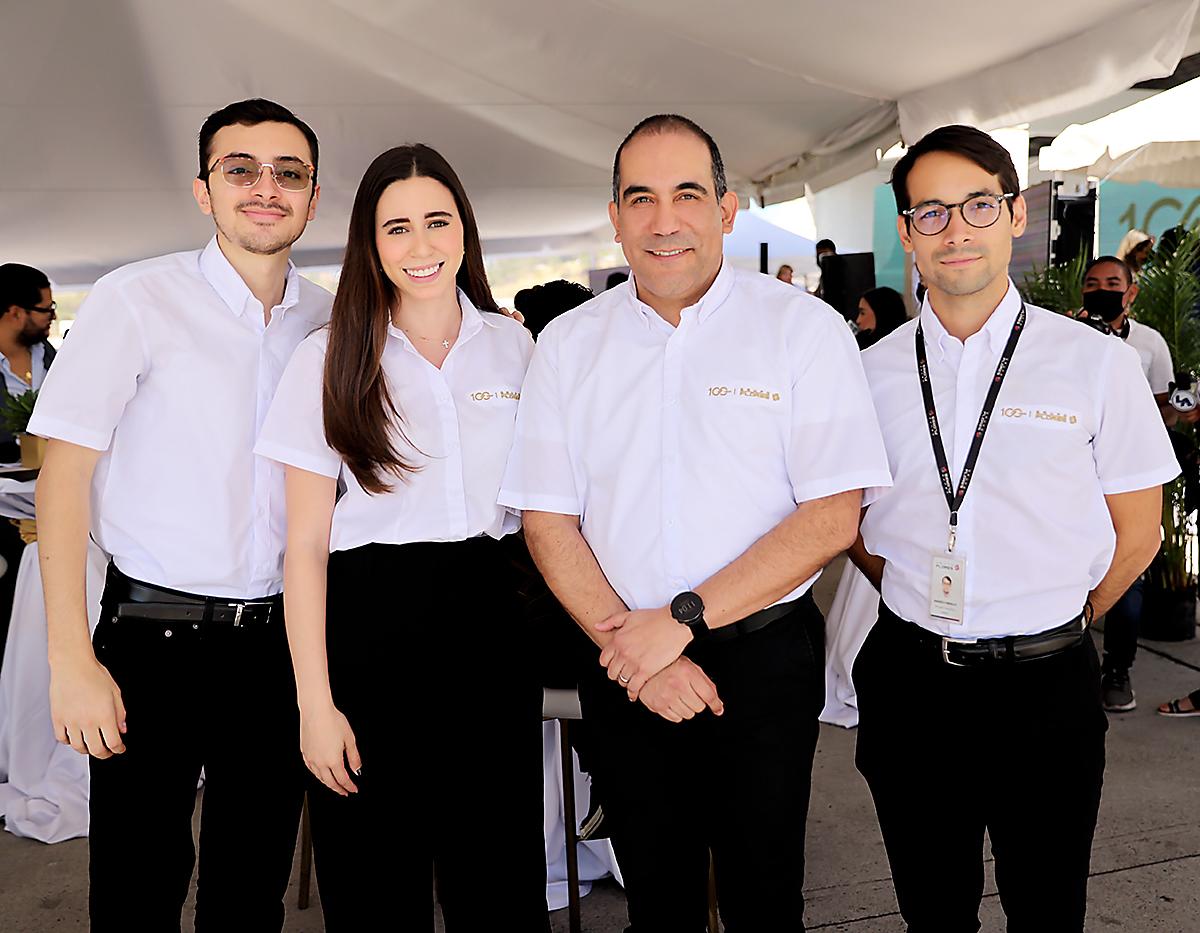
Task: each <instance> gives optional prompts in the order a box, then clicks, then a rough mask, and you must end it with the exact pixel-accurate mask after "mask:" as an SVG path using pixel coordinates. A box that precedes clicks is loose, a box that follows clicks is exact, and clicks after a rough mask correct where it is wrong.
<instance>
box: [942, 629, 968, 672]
mask: <svg viewBox="0 0 1200 933" xmlns="http://www.w3.org/2000/svg"><path fill="white" fill-rule="evenodd" d="M973 644H975V643H974V642H971V641H963V640H962V639H961V638H946V637H944V636H943V638H942V660H943V661H945V662H946V663H947V664H949V665H950V666H951V667H966V666H967V665H965V664H962V663H961V662H959V661H951V660H950V646H951V645H973Z"/></svg>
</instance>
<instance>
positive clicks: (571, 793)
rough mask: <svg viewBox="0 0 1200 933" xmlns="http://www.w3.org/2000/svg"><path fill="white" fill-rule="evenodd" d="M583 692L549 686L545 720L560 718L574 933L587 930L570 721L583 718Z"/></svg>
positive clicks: (544, 701)
mask: <svg viewBox="0 0 1200 933" xmlns="http://www.w3.org/2000/svg"><path fill="white" fill-rule="evenodd" d="M582 718H583V713H582V712H581V711H580V709H579V691H578V690H564V689H559V688H555V687H545V688H543V690H542V719H557V720H558V741H559V757H560V758H561V759H562V790H563V824H564V826H565V828H566V843H567V924H568V927H569V929H570V931H571V933H580V931H581V930H582V929H583V925H582V920H581V918H580V911H579V853H578V847H579V834H578V829H577V825H578V824H577V823H576V820H575V757H574V755H572V754H571V745H570V742H569V741H568V739H569V733H568V731H567V729H568V726H567V723H568V722H569V721H570V720H572V719H582Z"/></svg>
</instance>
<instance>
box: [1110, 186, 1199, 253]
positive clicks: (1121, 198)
mask: <svg viewBox="0 0 1200 933" xmlns="http://www.w3.org/2000/svg"><path fill="white" fill-rule="evenodd" d="M1197 221H1200V188H1163V187H1162V186H1161V185H1156V184H1154V183H1153V182H1149V181H1146V182H1140V183H1138V184H1136V185H1127V184H1124V183H1123V182H1119V181H1106V182H1102V183H1101V184H1100V254H1101V255H1106V254H1112V253H1115V252H1116V251H1117V246H1118V245H1120V243H1121V237H1123V236H1125V234H1126V233H1127V232H1128V231H1130V230H1141V231H1143V232H1144V233H1149V234H1150V235H1151V236H1153V237H1159V236H1162V232H1163V231H1164V230H1167V229H1170V228H1171V227H1174V226H1176V225H1179V224H1182V225H1183V226H1185V227H1190V226H1191V225H1192V224H1194V223H1196V222H1197Z"/></svg>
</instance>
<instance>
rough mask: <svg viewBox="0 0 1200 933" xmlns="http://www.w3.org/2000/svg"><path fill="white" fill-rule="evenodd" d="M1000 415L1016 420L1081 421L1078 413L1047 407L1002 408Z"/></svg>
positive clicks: (1062, 422)
mask: <svg viewBox="0 0 1200 933" xmlns="http://www.w3.org/2000/svg"><path fill="white" fill-rule="evenodd" d="M1000 416H1001V417H1003V418H1009V419H1012V420H1014V421H1020V420H1022V419H1025V418H1030V419H1032V420H1034V421H1051V422H1058V423H1059V424H1076V423H1078V421H1079V417H1078V416H1077V415H1072V414H1069V413H1068V412H1064V411H1052V410H1050V409H1046V408H1001V409H1000Z"/></svg>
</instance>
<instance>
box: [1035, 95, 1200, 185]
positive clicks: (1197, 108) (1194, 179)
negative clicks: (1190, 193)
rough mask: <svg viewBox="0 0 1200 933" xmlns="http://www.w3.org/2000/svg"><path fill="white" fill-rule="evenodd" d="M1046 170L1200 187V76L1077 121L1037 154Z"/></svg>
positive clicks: (1127, 180) (1043, 168) (1130, 180)
mask: <svg viewBox="0 0 1200 933" xmlns="http://www.w3.org/2000/svg"><path fill="white" fill-rule="evenodd" d="M1038 166H1039V167H1040V168H1041V170H1042V171H1044V172H1058V171H1085V172H1087V174H1089V175H1096V176H1099V177H1101V178H1114V179H1118V180H1120V181H1124V182H1138V181H1153V182H1157V183H1159V184H1160V185H1167V186H1170V187H1181V188H1182V187H1194V186H1200V78H1197V79H1194V80H1192V81H1189V82H1187V83H1186V84H1181V85H1179V87H1175V88H1172V89H1171V90H1169V91H1163V92H1162V93H1161V94H1157V95H1155V96H1154V97H1151V98H1149V99H1147V100H1143V101H1140V102H1138V103H1136V104H1133V105H1131V106H1129V107H1125V108H1124V109H1122V110H1118V111H1116V112H1115V113H1111V114H1109V115H1108V116H1106V117H1101V118H1100V119H1099V120H1093V121H1092V122H1091V123H1083V124H1079V123H1075V124H1072V125H1071V126H1069V127H1067V128H1066V129H1065V130H1063V131H1062V133H1060V134H1059V135H1058V137H1057V138H1056V139H1055V140H1054V142H1053V143H1052V144H1051V145H1049V146H1046V147H1045V148H1043V149H1042V151H1041V153H1040V154H1039V155H1038Z"/></svg>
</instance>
